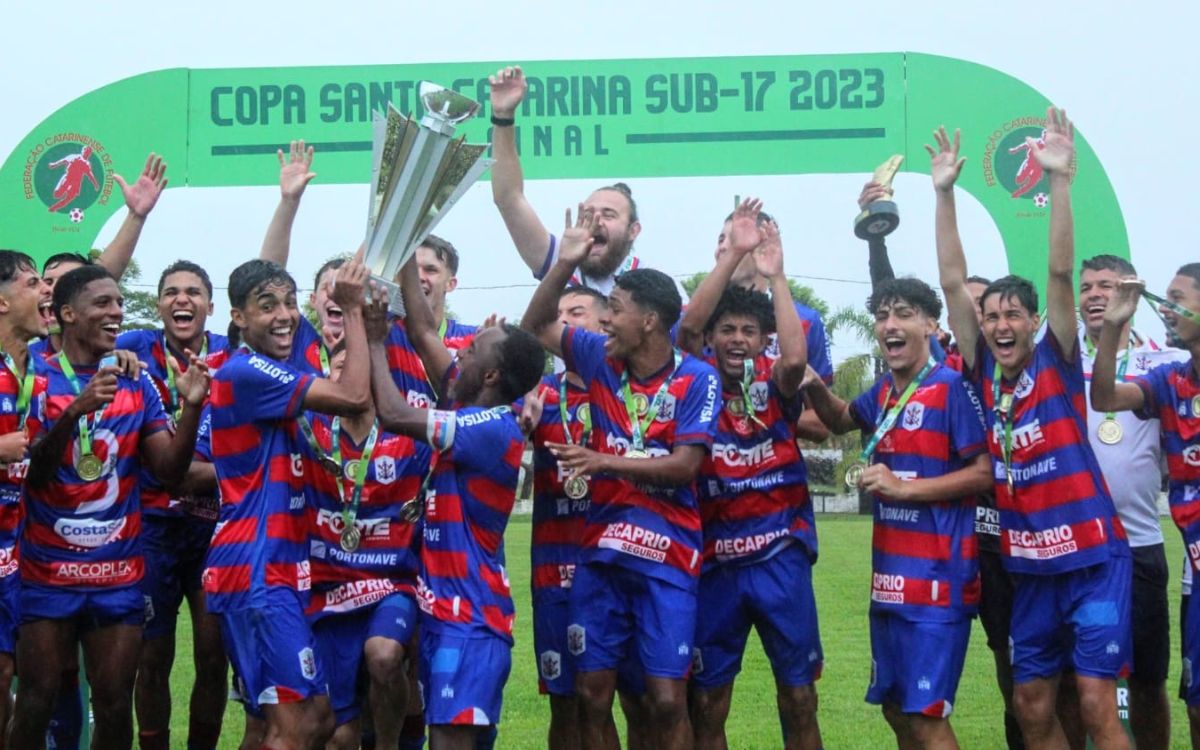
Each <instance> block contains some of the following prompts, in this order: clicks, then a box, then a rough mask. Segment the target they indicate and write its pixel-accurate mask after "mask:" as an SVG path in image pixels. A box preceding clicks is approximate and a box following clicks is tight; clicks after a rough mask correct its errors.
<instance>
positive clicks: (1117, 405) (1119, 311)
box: [1055, 279, 1146, 412]
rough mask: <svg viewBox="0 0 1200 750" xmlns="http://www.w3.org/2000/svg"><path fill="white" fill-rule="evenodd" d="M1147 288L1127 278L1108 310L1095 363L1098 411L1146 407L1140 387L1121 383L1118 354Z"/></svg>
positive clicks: (1093, 394)
mask: <svg viewBox="0 0 1200 750" xmlns="http://www.w3.org/2000/svg"><path fill="white" fill-rule="evenodd" d="M1145 288H1146V285H1145V283H1144V282H1142V281H1139V280H1137V279H1123V280H1121V282H1120V283H1118V284H1117V291H1116V293H1115V294H1114V295H1113V298H1112V299H1111V300H1109V303H1108V306H1107V307H1105V308H1104V325H1103V326H1102V327H1101V328H1100V341H1099V342H1097V345H1096V359H1095V361H1094V362H1093V364H1092V387H1091V401H1092V408H1093V409H1095V410H1096V411H1103V412H1108V411H1137V410H1138V409H1141V408H1142V407H1143V406H1145V405H1146V395H1145V394H1144V393H1143V392H1142V389H1141V388H1140V387H1138V386H1136V385H1134V384H1133V383H1118V382H1117V352H1118V351H1119V350H1120V348H1121V346H1122V345H1123V344H1124V343H1125V342H1124V341H1123V340H1122V338H1123V337H1122V336H1121V333H1122V332H1123V331H1124V330H1125V325H1126V324H1127V323H1129V320H1130V319H1131V318H1132V317H1133V313H1134V311H1135V310H1136V309H1137V304H1138V300H1139V299H1141V296H1142V290H1144V289H1145ZM1055 335H1057V334H1055Z"/></svg>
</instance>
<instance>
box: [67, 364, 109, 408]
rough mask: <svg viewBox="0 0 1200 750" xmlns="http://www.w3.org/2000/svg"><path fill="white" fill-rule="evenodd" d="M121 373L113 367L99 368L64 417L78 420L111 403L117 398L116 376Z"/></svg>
mask: <svg viewBox="0 0 1200 750" xmlns="http://www.w3.org/2000/svg"><path fill="white" fill-rule="evenodd" d="M120 371H121V369H120V368H119V367H116V366H115V365H106V366H104V367H101V368H100V369H99V370H98V371H97V372H96V375H95V376H94V377H93V378H92V379H91V380H89V381H88V384H87V385H85V386H84V387H83V390H82V391H81V392H80V393H79V395H78V396H76V397H75V399H74V400H73V401H72V402H71V403H70V405H69V406H68V407H67V409H66V411H65V412H64V416H66V417H68V418H70V419H78V418H79V417H81V416H83V415H84V414H90V413H92V412H94V411H96V410H97V409H99V408H100V407H101V406H104V405H105V404H110V403H112V400H113V399H114V398H116V397H117V374H118V373H119V372H120Z"/></svg>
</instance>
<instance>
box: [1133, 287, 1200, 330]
mask: <svg viewBox="0 0 1200 750" xmlns="http://www.w3.org/2000/svg"><path fill="white" fill-rule="evenodd" d="M1142 296H1143V297H1145V298H1146V300H1147V301H1149V302H1152V303H1154V304H1156V305H1162V306H1163V307H1165V308H1167V309H1168V310H1170V311H1171V312H1173V313H1175V314H1176V315H1178V316H1179V317H1181V318H1185V319H1187V320H1190V321H1192V322H1193V323H1200V313H1195V312H1192V311H1191V310H1189V309H1187V308H1186V307H1184V306H1183V305H1181V304H1179V303H1178V302H1172V301H1171V300H1169V299H1166V298H1164V297H1159V296H1158V295H1157V294H1154V293H1153V292H1148V291H1146V290H1144V289H1143V290H1142ZM1154 311H1155V313H1158V308H1155V310H1154ZM1158 317H1159V318H1162V314H1161V313H1158ZM1163 323H1166V321H1165V320H1164V321H1163ZM1167 327H1168V328H1170V326H1167Z"/></svg>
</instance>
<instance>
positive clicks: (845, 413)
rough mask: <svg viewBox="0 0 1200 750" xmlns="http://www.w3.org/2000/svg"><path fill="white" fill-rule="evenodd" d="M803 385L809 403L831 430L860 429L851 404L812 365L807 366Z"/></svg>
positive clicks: (839, 432) (840, 432)
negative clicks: (835, 392)
mask: <svg viewBox="0 0 1200 750" xmlns="http://www.w3.org/2000/svg"><path fill="white" fill-rule="evenodd" d="M801 385H802V386H803V387H804V395H805V397H806V398H807V400H808V405H809V406H810V407H812V410H813V411H814V412H816V414H817V416H818V417H820V419H821V422H822V423H823V424H824V425H825V426H826V427H828V428H829V430H830V431H831V432H833V433H834V434H837V435H844V434H845V433H847V432H850V431H852V430H857V429H858V424H857V423H856V422H855V421H854V418H853V417H851V416H850V404H848V403H846V402H845V401H843V400H841V399H840V398H838V397H837V396H835V395H834V394H833V391H831V390H829V386H827V385H825V381H823V380H821V376H820V375H818V374H817V373H816V371H815V370H813V369H812V368H811V367H809V368H807V370H806V372H805V376H804V381H803V383H802V384H801Z"/></svg>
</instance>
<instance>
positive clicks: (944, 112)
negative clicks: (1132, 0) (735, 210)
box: [0, 52, 1129, 287]
mask: <svg viewBox="0 0 1200 750" xmlns="http://www.w3.org/2000/svg"><path fill="white" fill-rule="evenodd" d="M499 66H500V63H496V62H478V63H437V64H415V65H372V66H342V67H300V68H223V69H198V70H189V69H183V68H176V69H171V70H161V71H155V72H152V73H146V74H143V75H138V76H134V77H132V78H127V79H125V80H122V81H117V82H116V83H113V84H110V85H108V86H105V87H103V88H100V89H97V90H95V91H93V92H91V93H88V94H85V95H84V96H82V97H80V98H78V99H76V100H74V101H72V102H70V103H68V104H66V105H65V106H63V107H62V108H61V109H59V110H58V111H57V112H55V113H53V114H52V115H50V116H49V117H47V118H46V119H45V120H43V121H42V122H41V123H40V124H38V125H37V127H35V128H34V129H33V130H32V131H31V132H30V133H29V135H27V136H26V137H25V138H24V139H23V140H22V141H21V143H20V144H18V146H17V147H16V149H15V150H14V151H13V152H12V153H11V154H9V156H8V158H7V159H6V160H5V162H4V166H3V168H0V195H2V196H3V198H4V206H5V211H6V214H5V216H4V217H3V220H2V221H0V246H3V247H15V248H20V249H23V250H25V251H26V252H29V253H30V254H32V255H34V256H35V257H38V258H43V257H45V256H46V255H48V254H50V253H52V252H59V251H64V250H80V249H81V248H89V247H91V245H92V242H93V240H94V239H95V236H96V234H97V232H98V231H99V229H100V227H101V226H103V224H104V222H105V220H106V219H107V218H108V217H109V216H110V215H111V214H112V213H113V212H114V211H116V210H117V209H119V208H120V207H121V204H122V201H121V193H120V189H119V188H118V187H117V186H116V185H115V184H114V183H113V180H112V174H113V172H114V170H119V171H121V172H122V173H123V174H125V175H134V174H137V172H138V171H139V170H140V168H141V165H142V163H143V160H144V159H145V155H146V154H147V153H148V152H149V151H151V150H153V151H156V152H158V153H160V154H162V155H163V156H164V157H165V158H166V160H167V161H168V162H169V163H170V165H171V170H170V178H171V182H170V186H171V187H183V186H192V187H214V186H236V185H273V184H275V181H276V180H277V171H276V167H275V162H274V160H273V159H271V158H270V156H269V155H270V154H273V153H274V152H275V150H276V149H277V148H279V147H280V146H285V145H286V143H287V142H288V141H289V140H290V139H293V138H305V139H306V140H307V141H308V142H309V143H312V144H315V145H316V147H317V150H318V151H320V152H321V170H320V171H321V181H322V182H323V183H326V184H331V183H363V182H366V181H367V179H368V178H369V176H370V167H369V161H370V133H371V130H370V127H369V122H370V116H371V111H372V110H375V109H380V108H382V107H384V106H385V105H386V103H387V102H392V103H394V104H395V105H396V106H397V107H398V108H399V109H400V110H401V111H406V112H413V111H416V112H418V113H419V102H418V98H417V96H416V85H417V82H418V81H420V80H422V79H428V80H433V81H436V82H439V83H442V84H444V85H450V86H452V87H453V88H455V89H458V90H460V91H463V92H464V93H466V94H468V95H469V96H471V97H473V98H475V99H477V100H479V101H482V102H485V103H486V102H487V98H488V97H487V76H488V74H489V73H491V72H493V71H495V70H496V69H497V68H498V67H499ZM525 70H526V74H527V76H528V77H529V83H530V91H529V94H528V96H527V97H526V101H525V103H524V104H523V108H522V110H521V111H520V112H519V113H518V127H519V132H518V143H519V146H520V148H521V153H522V157H521V158H522V164H523V166H524V167H525V173H526V176H527V177H529V178H533V179H537V178H606V179H611V178H621V177H672V176H677V177H686V176H693V175H705V176H713V175H753V174H817V173H853V172H857V173H863V174H868V173H870V172H871V171H873V170H874V168H875V167H876V166H877V165H878V164H880V163H881V162H882V161H883V160H884V159H886V158H887V157H888V156H890V155H891V154H895V153H903V154H904V155H905V156H906V157H907V158H906V160H905V162H904V168H905V170H906V171H914V172H926V171H927V165H928V157H927V156H926V154H925V152H924V150H923V148H922V144H924V143H926V142H930V141H931V137H930V133H931V131H932V130H933V129H934V128H935V127H936V126H938V125H939V124H943V123H944V124H945V125H946V126H947V127H948V128H955V127H958V128H961V129H962V131H963V134H964V145H963V153H964V155H966V156H967V157H968V161H967V165H966V167H965V169H964V172H963V175H962V177H961V178H960V180H959V185H960V186H961V187H962V188H963V189H964V190H966V191H968V192H970V193H971V194H972V195H974V196H975V197H976V198H977V199H978V200H979V201H980V203H982V204H983V206H984V207H985V208H986V209H987V211H988V213H989V214H990V215H991V217H992V219H993V220H994V221H995V222H996V226H997V228H998V229H999V231H1000V235H1001V237H1002V238H1003V241H1004V247H1005V251H1006V253H1007V256H1008V263H1009V268H1010V270H1011V271H1012V272H1014V273H1020V274H1022V275H1025V276H1028V277H1030V278H1031V279H1033V280H1034V281H1035V282H1037V284H1038V286H1039V287H1044V285H1045V275H1046V267H1045V262H1044V256H1045V252H1046V233H1047V223H1048V220H1049V206H1047V205H1046V201H1047V200H1048V193H1049V189H1048V187H1047V184H1046V181H1045V179H1044V178H1041V179H1040V180H1039V179H1038V178H1039V177H1040V176H1039V175H1038V174H1036V173H1031V172H1030V170H1028V169H1027V168H1026V169H1025V170H1023V169H1022V162H1023V161H1024V153H1023V151H1021V150H1020V147H1021V146H1022V144H1023V143H1024V138H1025V136H1027V135H1031V136H1033V137H1035V138H1036V137H1038V136H1039V135H1040V133H1041V125H1042V118H1043V117H1044V115H1045V111H1046V105H1047V104H1048V102H1047V100H1046V98H1045V97H1043V96H1042V95H1041V94H1039V93H1038V92H1037V91H1036V90H1035V89H1033V88H1032V87H1031V86H1029V85H1028V84H1025V83H1023V82H1021V81H1018V80H1016V79H1015V78H1012V77H1011V76H1008V75H1005V74H1004V73H1001V72H999V71H996V70H993V69H991V68H987V67H984V66H982V65H976V64H974V63H969V62H965V61H962V60H956V59H952V58H947V57H937V56H933V55H923V54H916V53H911V52H895V53H880V54H853V55H805V56H772V57H712V58H667V59H642V60H573V61H567V60H563V61H540V62H532V63H529V64H528V65H527V66H526V68H525ZM489 114H490V112H488V111H487V108H486V106H485V108H484V110H483V111H481V113H480V114H479V116H478V117H477V118H476V119H475V120H474V121H473V122H471V123H470V124H468V125H467V126H466V127H465V133H466V135H467V137H468V140H473V141H476V142H479V141H483V140H486V139H487V138H488V129H489V128H490V123H489V121H488V115H489ZM1077 148H1078V156H1077V161H1078V164H1077V175H1078V179H1077V181H1076V184H1075V189H1074V193H1073V200H1074V203H1075V207H1076V212H1077V214H1078V215H1083V216H1087V217H1088V218H1087V221H1079V222H1077V223H1076V238H1077V245H1078V247H1080V248H1081V250H1082V251H1087V252H1090V251H1092V250H1103V251H1105V252H1110V253H1114V254H1117V255H1122V256H1125V257H1128V256H1129V246H1128V238H1127V236H1126V232H1125V224H1124V220H1123V218H1122V216H1121V210H1120V207H1119V205H1118V204H1117V198H1116V194H1115V193H1114V192H1113V189H1112V185H1111V184H1110V183H1109V181H1108V176H1107V175H1106V174H1105V172H1104V168H1103V167H1102V166H1101V164H1100V161H1099V159H1098V158H1097V156H1096V154H1095V152H1093V151H1092V149H1091V147H1090V146H1089V145H1088V143H1087V141H1086V139H1084V138H1083V137H1082V136H1077ZM1023 171H1024V174H1022V172H1023ZM1035 172H1036V170H1035ZM1019 178H1020V179H1019ZM1014 194H1015V197H1014ZM51 209H53V210H51ZM846 231H847V232H849V231H850V220H849V218H848V219H847V228H846Z"/></svg>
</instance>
